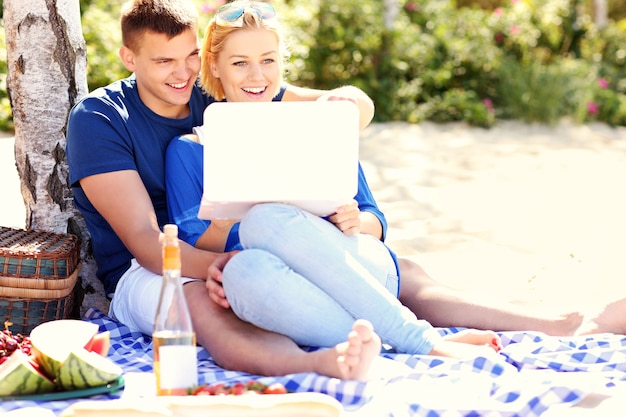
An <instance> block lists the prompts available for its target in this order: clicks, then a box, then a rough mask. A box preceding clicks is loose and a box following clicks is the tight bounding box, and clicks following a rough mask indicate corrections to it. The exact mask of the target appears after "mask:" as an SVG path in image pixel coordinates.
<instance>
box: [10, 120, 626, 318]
mask: <svg viewBox="0 0 626 417" xmlns="http://www.w3.org/2000/svg"><path fill="white" fill-rule="evenodd" d="M0 157H1V158H2V164H0V169H1V170H2V172H1V174H2V177H3V179H4V180H5V181H4V186H3V187H4V190H5V198H4V204H3V208H2V210H1V211H0V224H1V225H3V226H10V227H23V225H24V210H23V203H22V199H21V194H20V191H19V179H18V176H17V172H16V170H15V164H14V154H13V139H12V138H11V137H7V135H5V137H4V138H2V139H0ZM361 160H362V163H363V166H364V169H365V172H366V174H367V176H368V179H369V183H370V186H371V188H372V190H373V192H374V195H375V197H376V198H377V200H378V202H379V205H380V206H381V208H382V209H383V211H384V212H385V213H386V216H387V220H388V222H389V230H388V234H387V242H388V244H389V245H390V246H391V247H392V248H393V249H394V250H395V251H396V252H397V253H398V255H400V256H404V257H408V258H411V259H413V260H415V261H416V262H418V263H420V264H421V265H422V266H423V267H425V269H426V270H427V271H428V272H429V273H430V274H431V275H432V276H433V277H435V278H436V279H439V280H441V281H443V282H446V283H448V284H450V285H453V286H456V287H459V288H462V289H468V290H476V291H483V292H487V293H491V294H493V296H495V297H505V298H514V299H526V300H534V301H539V302H545V303H549V304H554V303H565V304H570V305H579V303H580V302H591V301H595V300H598V299H600V300H604V299H607V298H615V297H619V296H624V295H626V280H624V277H626V266H625V265H624V263H623V262H622V258H623V255H622V253H621V252H622V250H623V248H624V247H626V245H625V243H626V221H625V220H624V213H626V198H624V197H623V196H622V192H623V189H624V186H625V185H626V184H625V183H626V128H615V129H614V128H610V127H608V126H606V125H603V124H591V125H583V126H581V125H575V124H572V123H569V122H562V123H560V124H558V125H557V126H553V127H550V126H544V125H528V124H523V123H520V122H516V121H501V122H498V123H497V125H496V126H495V127H493V128H491V129H482V128H474V127H470V126H468V125H466V124H463V123H452V124H443V125H438V124H433V123H422V124H417V125H415V124H407V123H384V124H373V125H371V126H370V127H368V128H367V129H366V130H365V131H364V132H363V134H362V140H361ZM84 307H85V306H84Z"/></svg>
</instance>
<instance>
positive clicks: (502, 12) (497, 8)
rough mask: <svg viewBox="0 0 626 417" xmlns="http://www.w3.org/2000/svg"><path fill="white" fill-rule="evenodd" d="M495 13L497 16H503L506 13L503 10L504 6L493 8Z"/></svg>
mask: <svg viewBox="0 0 626 417" xmlns="http://www.w3.org/2000/svg"><path fill="white" fill-rule="evenodd" d="M493 14H495V15H496V16H498V17H501V16H502V15H503V14H504V10H502V8H501V7H496V8H495V9H494V10H493Z"/></svg>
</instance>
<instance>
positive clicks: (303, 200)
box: [194, 100, 359, 220]
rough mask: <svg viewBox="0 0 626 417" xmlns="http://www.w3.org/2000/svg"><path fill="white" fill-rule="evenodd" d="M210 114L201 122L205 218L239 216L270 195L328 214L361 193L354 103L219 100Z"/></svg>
mask: <svg viewBox="0 0 626 417" xmlns="http://www.w3.org/2000/svg"><path fill="white" fill-rule="evenodd" d="M203 118H204V120H203V122H204V123H203V125H202V126H200V127H197V128H195V129H194V132H195V133H196V134H198V136H199V137H200V140H201V142H202V144H203V146H204V150H203V151H204V167H203V169H204V189H203V195H202V201H201V204H200V210H199V212H198V217H199V218H201V219H233V220H240V219H241V218H242V217H243V216H245V214H246V213H247V211H248V210H249V209H250V208H251V207H253V206H254V205H255V204H259V203H264V202H282V203H288V204H293V205H296V206H298V207H301V208H302V209H304V210H307V211H309V212H311V213H313V214H315V215H318V216H327V215H330V214H332V213H334V212H335V211H336V209H337V208H338V207H339V206H341V205H344V204H346V203H348V202H350V201H352V199H353V198H354V196H355V195H356V193H357V187H358V159H359V112H358V108H357V106H355V105H354V103H352V102H349V101H345V100H344V101H342V100H338V101H307V102H262V103H250V102H237V103H226V102H219V103H213V104H211V105H210V106H208V107H207V108H206V110H205V111H204V115H203Z"/></svg>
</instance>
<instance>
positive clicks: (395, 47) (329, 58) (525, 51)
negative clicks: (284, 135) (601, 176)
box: [0, 0, 626, 129]
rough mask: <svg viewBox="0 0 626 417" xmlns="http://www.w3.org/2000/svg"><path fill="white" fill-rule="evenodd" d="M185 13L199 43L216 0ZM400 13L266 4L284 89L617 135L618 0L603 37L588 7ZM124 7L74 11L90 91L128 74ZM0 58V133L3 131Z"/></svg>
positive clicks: (0, 62)
mask: <svg viewBox="0 0 626 417" xmlns="http://www.w3.org/2000/svg"><path fill="white" fill-rule="evenodd" d="M1 1H2V0H0V2H1ZM194 1H196V4H197V5H198V9H199V11H200V35H201V36H202V35H203V33H204V30H203V28H204V27H205V26H206V23H207V22H208V20H209V19H210V18H211V16H212V14H213V13H214V11H215V10H216V8H217V7H219V5H221V4H223V3H224V1H225V0H194ZM399 1H400V6H401V10H400V11H399V13H398V15H397V16H396V17H395V20H394V22H393V24H392V25H391V26H390V27H386V26H385V23H384V21H385V19H384V16H383V15H384V10H383V3H384V2H382V1H380V0H358V1H357V0H334V1H333V0H273V1H272V4H273V5H274V6H275V7H276V9H277V10H278V12H279V14H280V15H281V16H282V18H283V21H284V22H285V23H286V26H287V27H286V29H287V30H288V43H289V45H290V50H291V59H290V61H289V62H288V64H287V75H286V79H287V81H289V82H291V83H293V84H297V85H303V86H310V87H317V88H334V87H337V86H340V85H344V84H353V85H356V86H358V87H360V88H362V89H363V90H364V91H365V92H366V93H367V94H369V95H370V96H371V97H372V98H373V100H374V102H375V104H376V120H377V121H388V120H406V121H409V122H419V121H422V120H432V121H437V122H447V121H455V120H462V121H466V122H468V123H470V124H474V125H478V126H485V127H487V126H490V125H492V124H493V121H494V118H496V117H499V118H513V119H520V120H527V121H533V122H544V123H554V122H556V121H558V120H559V119H560V118H562V117H569V118H572V119H574V120H576V121H580V122H587V121H601V122H606V123H609V124H611V125H621V126H625V125H626V0H609V1H608V4H609V17H610V19H611V20H610V23H609V25H608V26H607V27H604V28H601V29H600V28H596V27H595V26H594V24H593V0H456V1H454V0H446V1H444V0H437V1H433V0H399ZM122 3H123V0H113V1H111V0H80V5H81V12H82V25H83V33H84V37H85V41H86V44H87V59H88V84H89V88H90V89H94V88H96V87H99V86H101V85H105V84H108V83H109V82H111V81H112V80H115V79H117V78H121V77H124V76H126V75H127V74H128V73H127V70H126V69H125V68H124V66H123V65H122V64H121V62H120V59H119V57H118V54H117V52H118V49H119V46H120V43H121V39H120V34H119V9H120V5H121V4H122ZM1 35H2V36H3V35H4V31H2V33H1ZM0 40H2V39H1V38H0ZM0 45H1V47H4V41H3V40H2V42H1V43H0ZM1 52H2V51H0V129H8V128H10V127H11V125H10V123H11V122H10V107H9V103H8V97H7V94H6V88H5V84H4V83H5V79H6V75H5V74H6V67H7V64H6V61H5V57H6V53H4V54H2V53H1Z"/></svg>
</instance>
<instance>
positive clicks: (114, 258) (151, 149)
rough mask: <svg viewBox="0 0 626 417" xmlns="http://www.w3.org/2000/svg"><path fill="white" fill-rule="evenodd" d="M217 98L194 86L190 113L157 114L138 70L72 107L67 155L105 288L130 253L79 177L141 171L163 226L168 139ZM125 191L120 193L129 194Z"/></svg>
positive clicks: (198, 120)
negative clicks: (142, 90)
mask: <svg viewBox="0 0 626 417" xmlns="http://www.w3.org/2000/svg"><path fill="white" fill-rule="evenodd" d="M214 101H215V100H214V99H213V98H211V97H209V96H207V95H205V94H204V93H203V92H202V90H201V88H200V87H198V86H195V87H194V90H193V92H192V95H191V99H190V101H189V107H190V114H189V116H187V117H185V118H183V119H170V118H166V117H162V116H159V115H158V114H156V113H154V112H153V111H152V110H150V109H149V108H148V107H147V106H146V105H145V104H143V102H142V101H141V99H140V98H139V94H138V91H137V82H136V80H135V77H134V75H131V76H130V77H128V78H126V79H123V80H120V81H116V82H114V83H112V84H110V85H109V86H107V87H103V88H99V89H97V90H94V91H93V92H92V93H90V94H89V95H87V96H86V97H85V98H83V99H82V100H81V101H80V102H79V103H77V104H76V105H75V106H74V108H73V109H72V111H71V112H70V116H69V120H68V131H67V146H66V151H67V160H68V164H69V172H70V183H71V185H72V191H73V193H74V202H75V204H76V208H77V209H78V210H79V211H80V212H81V213H82V215H83V216H84V218H85V222H86V224H87V229H88V231H89V233H90V235H91V238H92V247H93V253H94V257H95V260H96V263H97V265H98V272H97V276H98V278H99V279H100V281H102V283H103V284H104V288H105V290H106V292H107V294H112V293H113V292H115V286H116V285H117V282H118V280H119V279H120V277H121V276H122V274H123V273H124V272H125V271H126V270H127V269H128V267H129V266H130V261H131V260H132V258H133V256H132V254H131V253H130V252H129V251H128V249H126V247H125V246H124V244H123V243H122V241H121V240H120V239H119V238H118V237H117V235H116V234H115V232H114V231H113V229H112V228H111V226H110V225H109V224H108V222H107V221H106V220H105V219H104V218H103V217H102V216H101V215H100V214H99V213H98V212H97V211H96V210H95V208H94V207H93V205H92V204H91V203H90V202H89V200H88V199H87V197H86V195H85V193H84V192H83V190H82V188H81V187H80V183H79V181H80V180H81V179H83V178H85V177H89V176H91V175H96V174H102V173H106V172H114V171H121V170H134V171H137V172H138V173H139V176H140V177H141V180H142V181H143V183H144V185H145V187H146V190H147V191H148V194H149V196H150V199H151V200H152V205H153V206H154V210H155V212H156V216H157V221H158V223H159V226H160V227H163V225H164V224H166V223H168V222H169V217H168V209H167V199H166V193H165V151H166V149H167V146H168V145H169V143H170V141H171V140H172V139H173V138H175V137H177V136H180V135H183V134H186V133H191V131H192V129H193V127H195V126H200V125H202V115H203V112H204V109H205V108H206V107H207V106H208V105H209V104H211V103H212V102H214ZM127 197H128V196H122V197H121V198H127Z"/></svg>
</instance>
